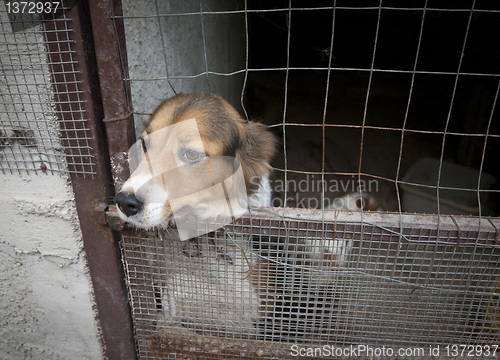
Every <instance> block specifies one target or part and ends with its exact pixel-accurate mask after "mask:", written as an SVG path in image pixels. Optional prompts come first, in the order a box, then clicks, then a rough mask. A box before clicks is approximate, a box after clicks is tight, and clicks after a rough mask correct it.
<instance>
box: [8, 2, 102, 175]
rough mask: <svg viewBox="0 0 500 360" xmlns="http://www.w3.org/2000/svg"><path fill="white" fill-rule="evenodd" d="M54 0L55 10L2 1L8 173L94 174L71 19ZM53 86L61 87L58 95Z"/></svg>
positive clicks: (63, 7)
mask: <svg viewBox="0 0 500 360" xmlns="http://www.w3.org/2000/svg"><path fill="white" fill-rule="evenodd" d="M17 3H19V2H17ZM50 4H51V5H50V6H55V5H56V4H57V9H56V8H54V9H55V10H57V11H56V12H55V13H54V12H50V11H49V12H44V13H40V12H38V11H32V13H30V12H29V9H25V11H23V10H22V9H20V10H16V8H15V7H14V5H13V4H11V2H10V1H7V2H5V3H2V4H1V8H0V16H1V33H0V39H1V40H0V61H1V69H2V70H1V71H2V81H1V82H0V86H1V87H2V90H1V97H2V100H1V102H0V114H1V115H0V116H1V125H0V126H1V127H0V140H1V145H0V146H1V148H0V166H1V169H2V172H3V173H4V174H5V173H19V174H24V173H26V174H30V173H35V174H40V173H50V174H55V173H63V172H71V173H75V174H82V175H83V176H86V175H92V174H94V170H93V160H92V157H93V155H92V149H91V148H90V146H89V144H88V139H89V135H88V134H87V130H86V126H85V121H86V117H85V110H84V107H83V100H82V99H81V98H80V94H81V90H79V83H78V81H77V79H76V74H77V73H78V71H79V70H78V67H79V66H80V65H79V64H78V63H77V61H76V60H75V58H74V55H75V54H74V51H73V50H72V43H73V42H74V41H75V40H74V39H72V29H71V19H69V18H67V17H66V10H67V9H68V8H67V7H65V5H64V3H63V2H62V1H57V2H51V3H50ZM35 10H36V9H35ZM54 87H57V88H58V89H59V91H58V93H57V95H56V94H55V92H54ZM63 87H64V89H65V90H63V91H61V89H62V88H63ZM61 114H62V115H61ZM61 138H65V139H72V140H71V141H72V142H71V143H69V142H68V140H64V141H63V140H61ZM66 155H68V157H67V158H66V159H65V156H66Z"/></svg>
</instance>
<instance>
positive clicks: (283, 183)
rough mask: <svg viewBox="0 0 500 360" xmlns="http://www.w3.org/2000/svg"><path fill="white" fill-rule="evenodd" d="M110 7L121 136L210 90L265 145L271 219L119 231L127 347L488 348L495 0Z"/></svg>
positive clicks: (274, 353) (252, 351)
mask: <svg viewBox="0 0 500 360" xmlns="http://www.w3.org/2000/svg"><path fill="white" fill-rule="evenodd" d="M123 4H124V16H120V17H119V18H120V19H123V21H124V24H125V30H126V33H127V51H128V63H129V65H130V77H129V78H127V79H125V80H126V81H127V82H129V84H130V86H131V89H132V102H133V107H134V109H136V115H137V117H136V119H138V120H137V123H136V127H137V129H138V131H137V133H138V134H140V133H141V131H142V123H143V122H144V121H146V120H147V118H148V117H149V115H151V113H152V112H153V110H154V107H155V106H156V105H157V104H159V102H160V101H161V100H162V99H163V98H166V97H169V96H172V95H174V94H175V93H177V92H181V91H201V90H210V91H214V92H218V93H220V94H226V95H227V96H226V97H231V96H232V101H231V102H232V105H233V106H235V107H240V110H241V112H242V113H243V114H244V115H245V117H246V118H247V119H252V118H254V117H263V118H264V119H265V120H264V121H265V123H266V124H267V125H269V128H270V129H271V130H273V131H274V132H275V134H276V135H278V136H279V138H280V140H281V147H280V149H279V151H278V155H277V157H276V160H275V161H274V162H273V164H272V165H273V170H274V172H273V174H272V175H271V185H272V188H273V190H274V194H275V201H274V205H275V207H274V208H273V209H272V214H269V213H268V214H267V215H263V213H262V212H259V211H258V210H255V211H253V212H252V213H251V216H250V218H246V219H243V220H241V223H239V225H238V226H234V227H229V228H226V230H225V231H219V232H216V233H213V234H210V235H209V236H207V237H202V238H199V239H197V240H193V241H189V242H183V243H180V242H176V241H173V240H170V239H169V238H168V236H167V235H165V234H164V233H163V232H162V231H159V232H152V233H148V234H145V233H140V232H136V233H133V234H129V235H126V236H124V237H123V241H122V251H123V257H124V266H125V269H126V275H127V281H128V285H129V291H130V301H131V304H132V309H133V314H134V322H135V327H136V338H137V342H138V352H139V355H140V358H144V359H146V358H155V357H161V356H163V357H165V358H177V357H176V356H177V355H178V356H183V355H186V354H198V355H199V356H206V357H207V358H210V357H213V358H219V357H220V358H224V357H228V356H229V357H234V358H238V357H239V358H288V357H292V354H293V353H292V352H291V351H292V350H291V349H292V348H291V346H292V345H297V344H300V346H315V349H317V348H318V347H319V346H321V345H324V344H327V345H332V346H338V347H340V348H348V347H350V346H353V345H355V346H358V345H367V346H373V347H384V346H387V347H390V348H392V349H397V348H410V347H413V348H422V349H425V352H424V355H426V356H431V355H432V354H431V353H430V350H431V349H432V348H433V347H435V346H438V345H440V346H450V345H452V344H462V345H467V346H469V345H470V346H472V345H479V346H483V347H482V348H481V349H483V350H484V349H485V346H490V345H492V344H494V343H495V342H497V341H498V335H497V328H498V326H499V325H498V291H499V290H498V286H499V285H498V282H499V280H498V279H499V271H498V266H497V264H498V261H499V255H500V254H499V246H498V219H496V218H495V219H491V218H487V216H493V217H496V216H498V214H499V208H498V195H499V194H498V193H499V190H498V186H496V187H495V185H494V184H495V181H496V179H495V177H497V178H498V176H500V173H499V172H498V162H497V160H495V154H496V153H498V151H499V150H500V139H499V138H500V132H499V131H500V128H499V122H498V110H497V100H498V94H499V89H500V65H499V62H498V51H499V48H498V44H499V43H500V42H499V41H498V40H499V34H500V22H499V21H498V15H499V14H500V8H499V6H498V4H496V3H493V2H487V1H479V0H477V1H476V0H471V1H464V2H461V3H460V4H444V3H443V2H438V1H432V0H428V1H426V0H422V1H416V2H413V3H412V5H408V4H404V5H403V4H401V3H400V2H393V1H388V0H384V1H378V2H374V5H370V6H361V5H359V6H353V5H352V4H351V3H350V2H345V1H340V0H337V1H334V2H333V5H332V6H322V7H316V6H312V5H305V3H301V2H296V1H288V2H279V1H276V2H266V3H263V2H259V1H240V2H214V1H200V2H197V1H192V2H191V1H190V2H182V4H180V3H179V4H176V3H175V2H171V3H170V4H169V5H165V4H162V3H161V2H158V1H150V2H146V3H143V4H141V7H140V8H138V7H137V6H136V5H134V3H132V2H126V1H124V3H123ZM228 19H231V20H228ZM233 20H234V21H235V22H231V21H233ZM217 24H219V25H220V24H224V25H223V26H227V28H224V29H225V30H223V31H222V33H223V34H225V35H227V34H228V32H230V33H232V34H231V36H234V34H233V32H234V33H236V34H237V35H238V36H239V37H240V40H241V39H243V40H241V41H240V43H239V45H238V46H235V45H234V43H233V39H232V38H231V37H230V36H229V35H228V37H224V39H225V40H224V41H222V42H221V43H223V44H226V45H220V44H219V43H217V41H216V40H215V41H214V38H217V34H218V33H217V31H219V30H220V29H219V28H217V26H218V25H217ZM141 28H142V29H143V32H141V30H140V29H141ZM179 29H182V30H179ZM151 34H155V35H154V36H152V35H151ZM325 34H326V35H325ZM153 38H154V39H153ZM145 39H148V40H147V41H146V40H145ZM155 39H156V40H155ZM316 39H320V40H316ZM227 43H229V44H230V45H231V46H229V50H228V49H227V48H225V47H224V46H228V45H227ZM218 53H219V54H220V53H222V54H224V55H223V56H226V55H227V56H228V57H230V56H233V57H235V58H238V54H239V53H242V54H244V56H241V57H239V58H238V59H237V60H236V61H235V62H229V63H227V64H224V65H223V64H221V63H219V61H220V57H218V55H217V54H218ZM183 54H184V55H183ZM183 56H184V57H183ZM147 58H149V59H147ZM188 58H189V61H188ZM155 59H156V60H155ZM193 59H194V60H193ZM311 59H312V60H311ZM228 84H229V85H228ZM311 84H312V85H311ZM228 89H229V90H228ZM144 94H146V95H144ZM230 100H231V99H230ZM370 185H373V187H370ZM350 193H351V194H352V193H354V194H355V193H360V195H361V199H362V201H361V202H360V204H362V206H359V204H358V203H357V200H356V199H355V201H354V204H355V205H356V206H355V207H356V209H352V208H349V207H347V208H346V206H345V205H346V197H345V196H348V195H349V194H350ZM347 202H348V200H347ZM372 202H373V204H372V205H374V206H367V207H365V206H364V204H370V203H372ZM337 205H338V206H337ZM417 205H418V206H420V205H422V207H417ZM291 208H292V209H293V211H292V210H289V209H291ZM311 208H314V209H318V212H317V213H315V214H316V215H315V216H313V217H311V216H310V215H311V213H310V212H308V210H305V209H311ZM332 209H343V210H345V209H347V210H348V211H353V210H356V211H355V212H354V213H355V214H356V219H355V220H351V221H349V222H346V221H342V220H339V215H338V214H339V213H338V212H336V211H334V210H332ZM366 210H388V211H391V212H394V213H395V215H393V216H390V217H388V218H384V217H383V216H382V215H380V216H382V218H380V217H379V218H377V216H375V215H373V214H371V213H369V212H367V211H366ZM405 212H419V213H435V214H437V215H436V216H431V217H429V218H427V219H428V220H425V221H423V222H419V221H417V220H419V219H421V218H420V217H419V216H418V215H405ZM340 214H344V215H345V212H344V211H342V212H341V213H340ZM460 214H461V215H473V216H474V217H463V218H461V217H458V216H455V215H460ZM298 215H300V217H297V216H298ZM342 216H343V215H340V218H342ZM387 216H389V215H387ZM454 216H455V217H454ZM313 218H314V219H313ZM381 219H382V222H381V221H380V220H381ZM387 219H389V220H387ZM381 224H382V225H381ZM237 340H238V341H237ZM269 344H271V345H269ZM443 349H444V348H443V347H441V350H443ZM443 351H444V350H443ZM176 354H177V355H176ZM344 354H345V353H344ZM444 354H445V353H443V352H441V355H444ZM323 355H324V354H323ZM483 355H484V356H485V357H487V356H486V355H485V354H484V353H483V354H479V355H478V354H475V356H477V357H481V356H483ZM314 356H315V357H317V358H320V357H321V356H318V354H315V355H314ZM325 357H327V356H325Z"/></svg>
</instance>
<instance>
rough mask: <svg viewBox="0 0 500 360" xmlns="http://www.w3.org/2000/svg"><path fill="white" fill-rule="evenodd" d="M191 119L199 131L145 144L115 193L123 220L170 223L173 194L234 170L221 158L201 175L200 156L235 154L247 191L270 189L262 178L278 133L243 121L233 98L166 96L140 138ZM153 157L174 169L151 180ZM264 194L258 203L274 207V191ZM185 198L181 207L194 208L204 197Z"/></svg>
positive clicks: (135, 223) (154, 224)
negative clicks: (272, 199) (228, 99)
mask: <svg viewBox="0 0 500 360" xmlns="http://www.w3.org/2000/svg"><path fill="white" fill-rule="evenodd" d="M192 119H195V120H196V125H197V130H198V131H197V132H198V134H194V133H189V132H194V131H190V129H189V128H188V129H183V130H181V131H180V132H178V133H176V134H175V136H172V137H171V138H170V139H168V141H166V140H165V141H163V140H161V139H160V140H157V141H155V142H154V143H150V144H147V153H146V156H145V158H144V159H142V161H141V163H140V164H139V165H138V166H137V168H136V169H135V171H134V172H133V173H132V174H131V176H130V178H129V179H128V180H127V181H126V182H125V184H124V185H123V187H122V189H121V191H120V193H119V194H118V195H117V196H116V198H115V200H116V203H117V205H118V213H119V215H120V217H121V218H122V219H123V220H125V221H127V222H129V223H130V224H132V225H133V226H135V227H137V228H167V227H168V225H169V223H170V220H171V217H172V214H173V210H175V209H172V207H171V204H170V203H169V200H170V199H169V198H168V197H169V194H179V193H182V194H195V193H197V192H198V193H199V190H200V189H204V188H207V187H209V186H210V185H211V184H207V182H210V181H215V182H220V181H221V180H223V179H221V177H223V176H225V175H227V174H228V173H229V172H230V169H228V168H223V167H224V162H220V161H219V162H218V163H217V165H218V167H217V166H215V167H214V169H212V168H211V169H210V172H211V175H212V176H208V177H207V178H203V177H200V176H199V171H200V169H199V167H200V166H201V165H200V163H201V162H200V161H198V162H197V161H196V157H197V156H198V157H200V159H201V158H204V159H207V158H208V159H210V158H215V157H228V158H236V159H237V160H239V162H240V164H241V169H242V171H243V175H244V180H245V185H246V190H247V192H248V194H252V193H255V192H257V191H259V188H260V189H261V190H262V189H264V188H269V186H266V185H265V184H263V183H262V182H261V179H264V180H266V179H267V176H268V172H269V168H270V166H269V162H270V160H271V158H272V156H273V155H274V151H275V144H276V139H275V137H274V135H273V134H272V133H271V132H269V131H268V130H267V128H266V126H265V125H263V124H261V123H256V122H245V121H244V120H243V119H242V118H241V116H240V115H239V114H238V112H237V111H236V110H235V109H234V108H233V107H232V106H231V105H229V103H227V102H226V101H225V100H223V99H222V98H220V97H219V96H217V95H215V94H212V93H208V92H203V93H198V94H178V95H176V96H174V97H172V98H170V99H168V100H165V101H164V102H163V103H162V104H160V106H159V107H158V108H157V109H156V110H155V111H154V113H153V114H152V116H151V118H150V120H149V122H148V124H147V127H146V129H145V130H144V132H143V133H142V139H143V138H146V137H148V136H149V135H150V134H153V133H155V132H158V131H160V130H162V129H164V128H166V127H169V126H170V125H175V124H181V123H182V122H184V121H186V120H192ZM191 130H193V129H191ZM200 137H201V143H200V141H199V139H200ZM142 139H141V140H142ZM149 159H155V160H156V161H157V162H161V164H160V165H158V164H153V166H156V167H158V166H160V167H161V168H163V169H170V170H171V171H167V172H166V173H167V174H166V175H165V176H160V177H158V179H153V177H152V175H151V173H152V171H151V165H150V164H148V162H149ZM193 159H194V161H193ZM210 165H213V164H210ZM173 169H175V171H174V170H173ZM212 170H213V171H212ZM201 182H204V183H201ZM263 195H264V196H261V201H260V203H259V205H261V206H262V205H267V206H270V195H269V194H263ZM153 197H155V198H154V199H153ZM184 199H185V200H184V203H183V202H182V201H181V203H180V204H179V201H177V206H178V207H180V208H182V207H186V208H187V207H190V206H191V207H195V206H196V202H197V200H200V201H201V200H202V199H196V196H185V197H184ZM203 200H207V199H203ZM188 202H189V203H188Z"/></svg>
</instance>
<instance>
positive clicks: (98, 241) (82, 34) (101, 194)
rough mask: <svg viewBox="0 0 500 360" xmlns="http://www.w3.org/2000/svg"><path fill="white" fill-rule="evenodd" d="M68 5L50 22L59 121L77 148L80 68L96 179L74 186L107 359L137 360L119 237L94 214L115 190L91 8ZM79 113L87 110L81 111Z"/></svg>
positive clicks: (74, 179) (76, 179)
mask: <svg viewBox="0 0 500 360" xmlns="http://www.w3.org/2000/svg"><path fill="white" fill-rule="evenodd" d="M65 5H66V7H69V9H67V10H65V11H66V14H65V16H66V18H68V19H71V20H69V21H60V19H50V18H45V19H44V22H45V26H46V29H47V32H46V39H47V47H48V52H49V58H50V59H49V60H50V63H51V64H53V65H52V74H53V75H52V76H53V79H54V84H55V85H54V88H55V96H56V103H58V104H60V109H58V110H59V111H58V114H59V119H60V121H61V123H64V125H65V131H63V132H62V133H63V136H68V139H63V141H64V142H65V143H66V144H71V141H72V140H71V139H70V138H69V137H70V136H71V135H69V134H71V131H68V126H73V125H74V126H80V125H79V124H80V123H74V122H72V121H71V120H72V116H73V113H72V111H73V110H72V107H73V106H77V105H74V104H76V103H77V102H78V101H77V99H76V98H75V95H72V93H71V92H68V91H67V89H66V88H65V76H66V74H67V73H71V72H70V70H71V69H70V68H69V67H68V68H66V67H67V66H68V65H67V64H71V65H72V66H74V67H76V69H75V70H76V72H75V71H73V73H74V74H75V75H74V76H76V80H77V82H76V83H78V86H79V90H80V94H79V96H80V100H83V101H80V103H81V104H80V105H79V106H83V107H84V110H85V117H86V121H85V127H86V130H85V131H88V134H89V135H90V136H89V137H90V138H91V139H90V140H89V146H90V148H92V149H93V156H94V158H93V163H94V168H93V169H94V170H95V174H94V175H93V176H88V175H87V176H82V175H76V174H74V173H71V183H72V186H73V190H74V193H75V200H76V207H77V211H78V217H79V220H80V226H81V230H82V235H83V242H84V248H85V252H86V257H87V263H88V267H89V271H90V276H91V279H92V283H93V288H94V295H95V301H96V307H97V313H98V315H97V316H98V319H97V320H98V322H99V325H100V328H101V331H102V333H101V339H102V342H103V349H104V351H105V357H106V358H108V359H119V360H124V359H136V358H137V355H136V349H135V341H134V336H133V326H132V320H131V315H130V309H129V305H128V296H127V290H126V287H125V283H124V276H123V268H122V263H121V257H120V253H119V249H118V246H117V237H118V235H117V234H116V233H113V231H112V230H111V229H110V228H109V227H108V226H107V225H103V224H102V221H100V219H99V216H98V215H99V214H97V213H96V212H95V211H94V210H95V208H96V205H97V204H98V203H99V202H102V201H107V199H109V198H110V196H113V192H114V190H113V187H112V186H111V184H112V177H111V169H110V164H109V155H108V148H107V147H108V144H107V141H106V136H105V132H104V131H105V129H104V126H103V123H102V119H103V104H102V103H101V98H100V89H99V79H98V77H97V73H96V72H95V69H96V57H95V53H94V50H93V49H94V45H93V39H92V32H91V31H90V30H91V27H90V14H89V8H88V5H89V4H88V2H87V1H78V0H73V1H71V0H70V1H67V2H65ZM56 15H57V14H56ZM64 30H67V31H64ZM61 41H63V42H68V43H69V44H71V45H70V46H71V52H69V51H68V52H60V51H59V49H58V46H59V43H60V42H61ZM65 57H66V58H67V61H66V60H65ZM75 60H76V64H75ZM54 64H56V65H54ZM117 101H120V100H117ZM79 109H80V111H81V108H79ZM72 124H73V125H72ZM75 130H79V129H75Z"/></svg>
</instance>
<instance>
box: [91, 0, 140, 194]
mask: <svg viewBox="0 0 500 360" xmlns="http://www.w3.org/2000/svg"><path fill="white" fill-rule="evenodd" d="M89 7H90V15H91V17H92V32H93V34H94V46H95V53H96V61H97V70H98V74H99V85H100V91H101V97H102V106H103V115H104V119H103V120H102V121H104V122H105V128H106V136H107V140H108V148H109V155H110V160H111V172H112V174H113V180H114V184H115V191H116V192H118V191H119V189H120V188H121V186H122V185H123V183H124V182H125V180H126V179H127V178H128V176H129V171H128V163H127V154H128V150H129V148H130V147H131V146H132V145H133V144H134V142H135V129H134V118H133V115H132V113H133V109H132V108H131V104H130V96H129V94H130V89H129V83H128V82H126V81H125V79H126V78H128V73H127V72H128V71H127V58H126V56H122V54H125V53H126V48H125V33H124V28H123V19H115V18H114V17H115V15H121V14H122V8H121V1H120V0H110V1H108V0H89ZM99 120H100V119H99ZM112 120H113V121H112Z"/></svg>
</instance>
